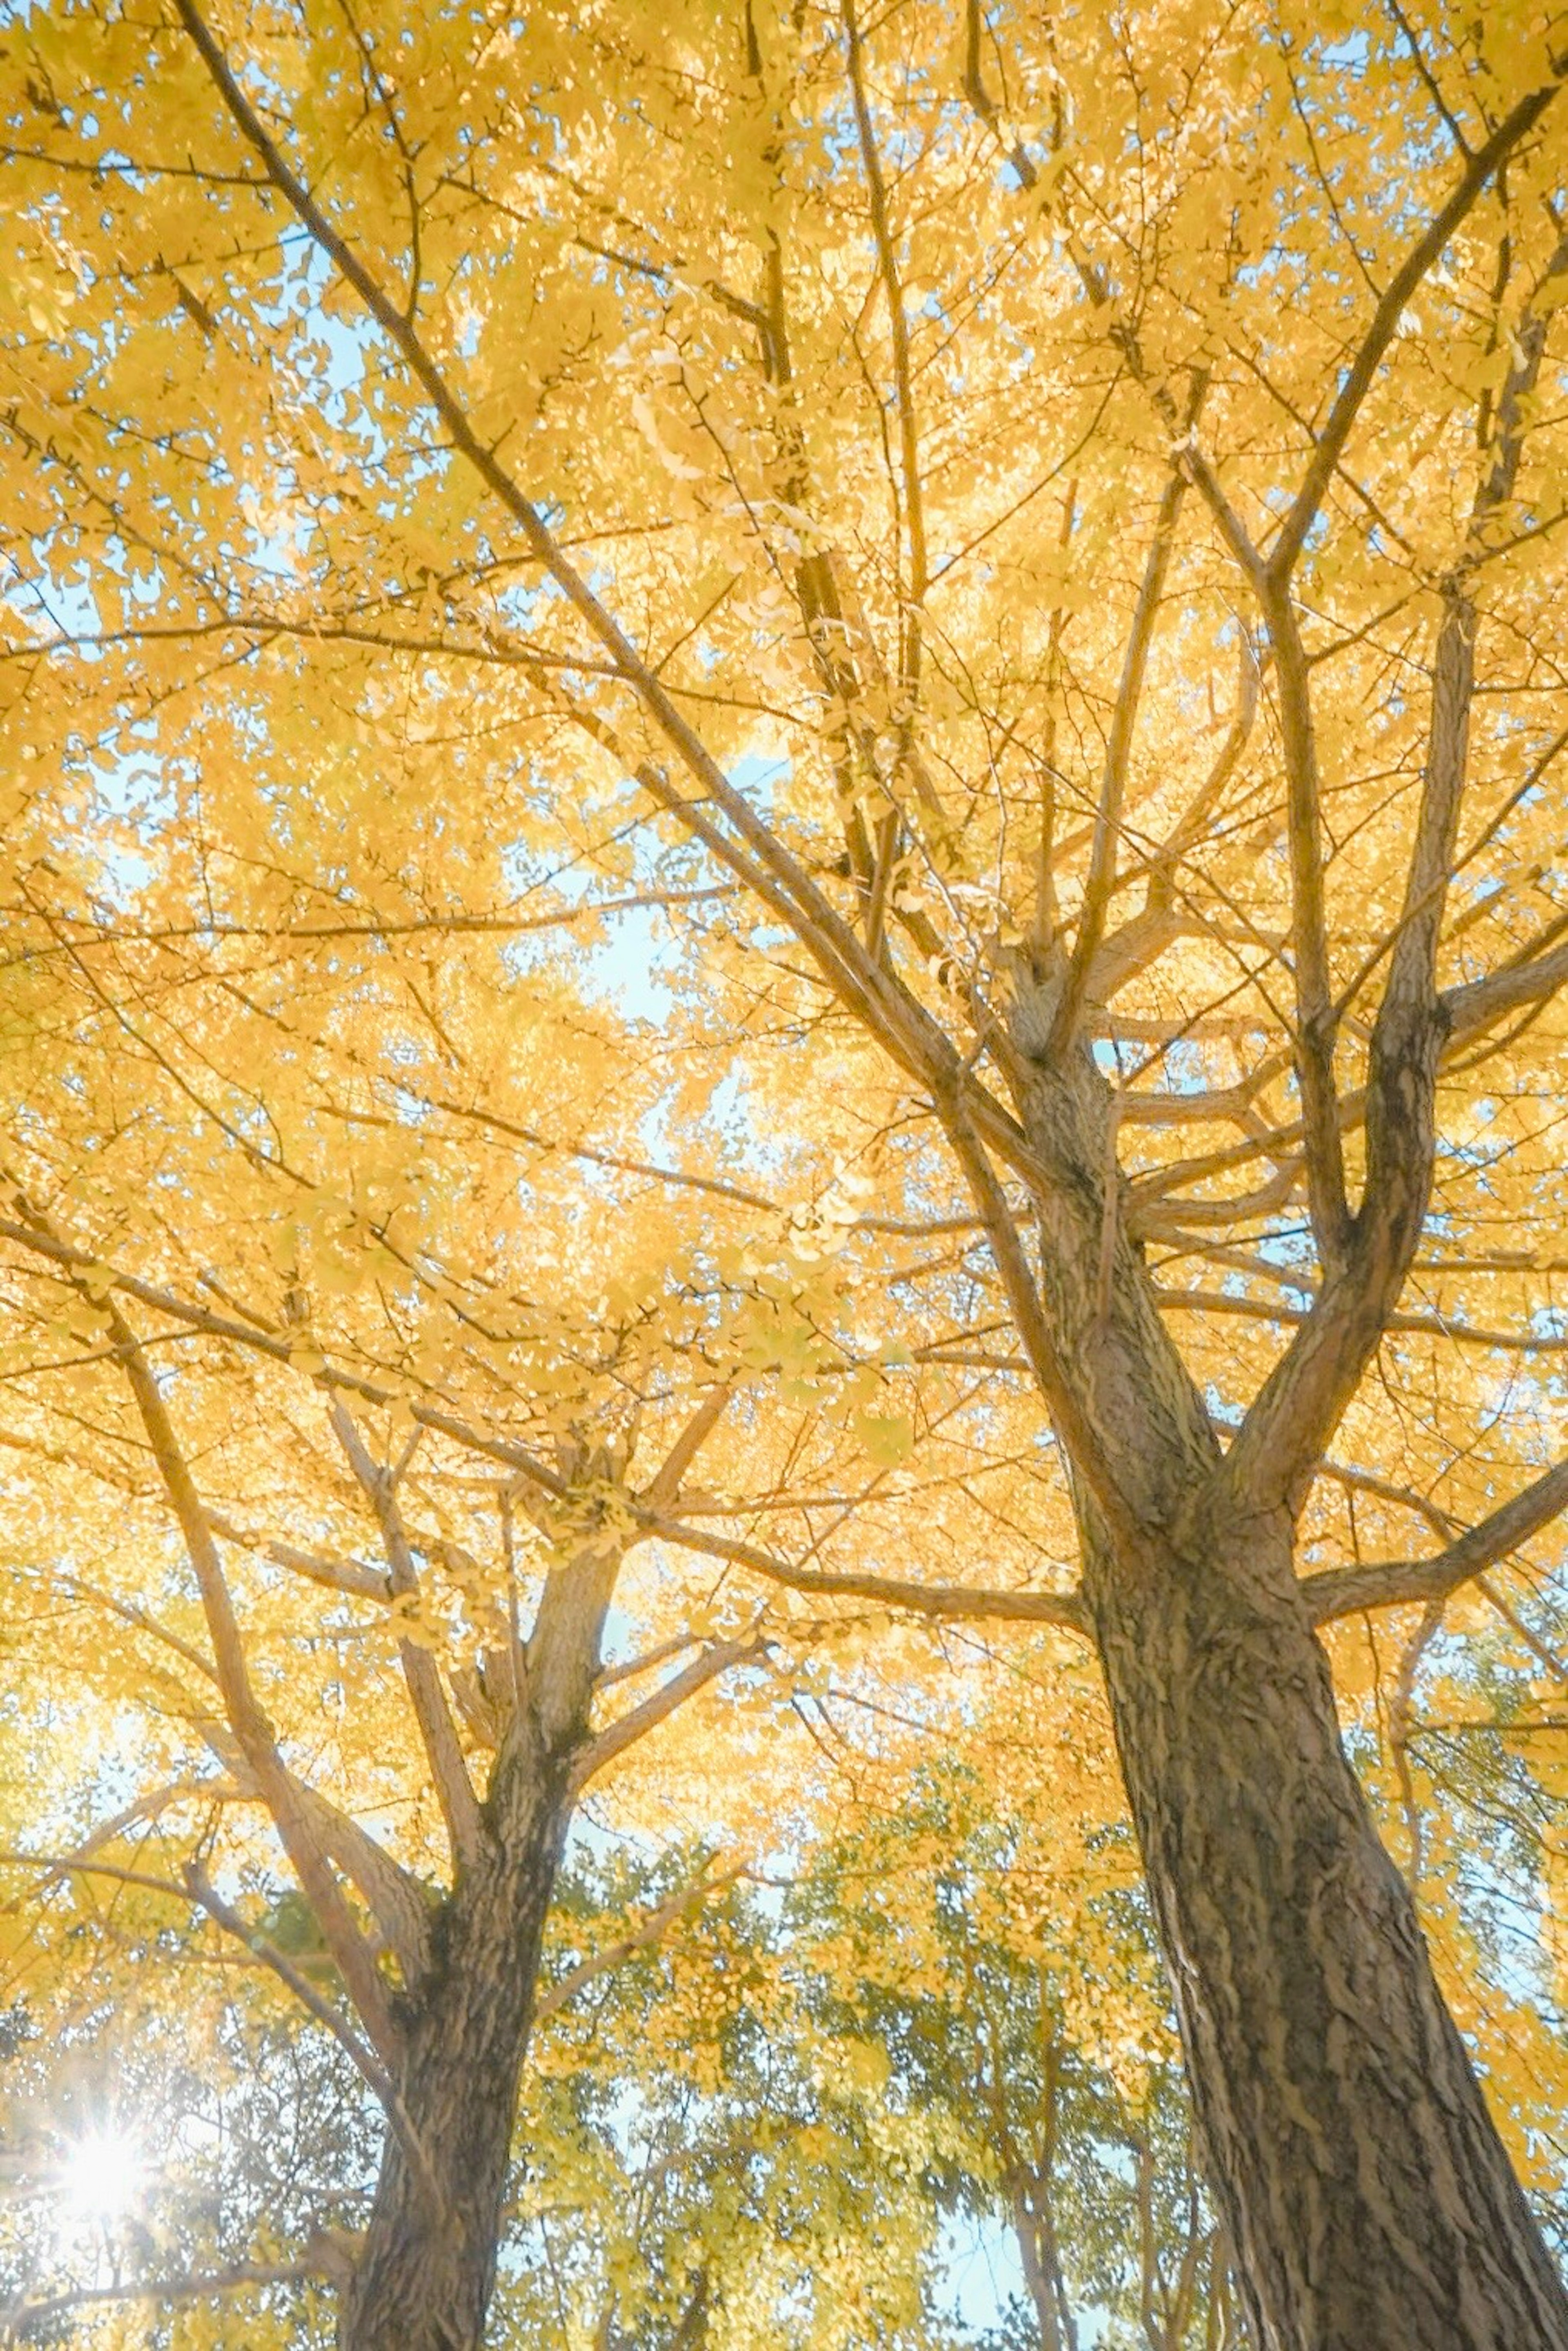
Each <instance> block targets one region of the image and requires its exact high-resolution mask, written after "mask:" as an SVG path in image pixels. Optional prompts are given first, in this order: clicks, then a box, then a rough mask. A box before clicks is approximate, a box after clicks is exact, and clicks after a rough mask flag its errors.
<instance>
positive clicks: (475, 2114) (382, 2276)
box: [339, 1756, 570, 2351]
mask: <svg viewBox="0 0 1568 2351" xmlns="http://www.w3.org/2000/svg"><path fill="white" fill-rule="evenodd" d="M529 1760H530V1761H532V1762H533V1764H534V1767H535V1768H534V1769H533V1770H532V1771H528V1772H527V1773H526V1775H525V1772H524V1771H520V1770H519V1771H517V1774H516V1776H517V1782H518V1784H517V1786H516V1787H514V1788H512V1789H511V1790H510V1791H509V1792H508V1793H509V1797H510V1802H509V1805H508V1818H507V1834H506V1837H505V1840H504V1842H503V1841H502V1840H501V1839H498V1838H497V1837H496V1836H495V1835H494V1834H493V1833H492V1834H490V1835H489V1836H488V1837H487V1838H486V1844H485V1848H484V1850H483V1851H482V1853H481V1855H480V1857H479V1859H478V1862H477V1864H476V1866H475V1868H474V1869H473V1870H472V1871H471V1873H470V1874H469V1875H467V1876H465V1877H464V1878H462V1879H461V1880H460V1881H459V1883H458V1886H457V1888H456V1890H455V1893H454V1895H453V1896H452V1898H451V1900H450V1901H449V1903H448V1904H447V1905H446V1907H445V1910H444V1916H443V1917H442V1920H441V1923H440V1927H439V1929H438V1935H437V1941H436V1949H435V1954H434V1969H433V1971H432V1974H431V1976H430V1977H429V1979H428V1980H427V1981H426V1983H425V1985H424V1986H423V1990H422V1992H421V1994H420V1997H419V1999H418V2001H417V2003H416V2004H413V2006H412V2009H411V2011H410V2013H409V2017H408V2027H407V2030H408V2058H407V2063H406V2066H405V2069H404V2074H403V2080H402V2099H403V2105H404V2106H405V2108H406V2109H407V2112H408V2116H409V2119H410V2121H411V2122H412V2123H413V2127H414V2129H415V2131H416V2132H417V2133H418V2135H419V2137H420V2140H421V2142H422V2144H423V2148H424V2151H425V2154H426V2155H427V2157H428V2158H429V2160H430V2164H431V2168H432V2169H433V2170H434V2174H435V2177H436V2179H437V2180H438V2181H439V2183H440V2186H441V2189H442V2191H443V2196H444V2206H445V2209H444V2210H443V2211H439V2212H438V2211H435V2210H432V2208H431V2201H430V2199H429V2197H428V2195H427V2194H426V2193H425V2191H424V2189H423V2187H422V2185H421V2183H420V2181H419V2179H417V2178H416V2177H414V2176H413V2173H412V2171H411V2169H410V2167H409V2164H408V2162H407V2160H406V2158H405V2157H404V2154H403V2151H402V2147H400V2145H399V2143H398V2140H397V2138H396V2137H395V2135H393V2134H392V2133H390V2132H389V2133H388V2136H387V2141H386V2146H385V2149H384V2151H383V2155H382V2172H381V2178H380V2180H379V2182H378V2184H377V2188H376V2197H375V2203H374V2206H373V2208H372V2210H371V2223H370V2229H369V2231H368V2233H367V2236H366V2240H365V2244H364V2249H363V2252H361V2257H360V2261H359V2263H358V2265H357V2267H356V2270H355V2273H354V2277H353V2280H352V2283H351V2284H350V2289H349V2291H348V2293H347V2294H346V2295H345V2298H344V2304H343V2308H342V2312H341V2315H340V2323H339V2342H340V2346H342V2351H476V2346H478V2345H479V2344H481V2343H482V2342H483V2340H484V2332H485V2314H486V2309H487V2307H488V2304H489V2300H490V2294H491V2290H492V2288H493V2286H494V2283H495V2275H496V2247H497V2240H498V2238H499V2235H500V2228H501V2210H502V2203H503V2199H504V2197H505V2193H506V2185H507V2163H508V2159H509V2157H510V2153H511V2142H512V2124H513V2118H514V2116H515V2115H516V2112H517V2085H518V2080H519V2077H520V2075H521V2072H522V2065H523V2060H524V2057H525V2055H526V2053H527V2049H528V2032H529V2028H530V2026H531V2024H532V2022H533V2011H534V2001H535V1982H536V1978H537V1975H538V1960H539V1946H540V1942H541V1939H542V1937H543V1933H544V1924H545V1917H546V1914H547V1912H548V1911H549V1901H550V1894H551V1890H552V1888H553V1886H554V1883H555V1874H556V1870H557V1867H558V1865H559V1859H560V1850H561V1844H562V1841H563V1839H564V1837H565V1834H566V1826H567V1821H568V1817H569V1813H570V1804H569V1802H568V1798H567V1792H566V1769H565V1764H564V1761H557V1762H555V1764H554V1765H553V1768H551V1767H550V1766H549V1762H548V1761H547V1759H541V1758H538V1756H535V1757H534V1758H532V1759H529ZM523 1762H524V1759H523V1758H522V1757H520V1756H519V1757H518V1758H517V1763H518V1764H519V1765H520V1764H522V1763H523ZM541 1765H542V1766H543V1768H540V1766H541Z"/></svg>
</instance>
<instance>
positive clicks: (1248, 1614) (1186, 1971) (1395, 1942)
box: [1022, 1040, 1568, 2351]
mask: <svg viewBox="0 0 1568 2351" xmlns="http://www.w3.org/2000/svg"><path fill="white" fill-rule="evenodd" d="M1026 1041H1027V1040H1026ZM1022 1108H1023V1110H1024V1113H1025V1116H1026V1118H1027V1121H1028V1124H1029V1132H1030V1141H1031V1143H1032V1144H1034V1146H1035V1148H1036V1150H1037V1151H1038V1152H1039V1153H1040V1155H1041V1157H1042V1158H1043V1159H1046V1160H1047V1161H1048V1164H1049V1165H1050V1166H1051V1174H1052V1177H1053V1182H1052V1186H1051V1193H1050V1196H1049V1197H1048V1198H1047V1199H1046V1200H1045V1201H1044V1202H1042V1203H1041V1205H1040V1244H1041V1247H1040V1256H1041V1280H1040V1294H1041V1299H1042V1302H1043V1305H1044V1309H1045V1311H1046V1313H1047V1314H1048V1316H1049V1318H1050V1321H1051V1326H1052V1337H1053V1342H1054V1343H1055V1345H1056V1346H1057V1348H1058V1349H1059V1350H1060V1352H1061V1353H1062V1355H1063V1356H1064V1357H1065V1358H1066V1359H1067V1360H1070V1361H1071V1363H1072V1364H1073V1365H1074V1370H1075V1376H1076V1377H1077V1379H1078V1381H1079V1384H1080V1386H1081V1390H1082V1397H1083V1400H1084V1405H1085V1408H1086V1409H1087V1411H1088V1412H1089V1413H1090V1414H1091V1415H1092V1418H1093V1421H1094V1424H1095V1426H1096V1427H1097V1428H1099V1429H1100V1430H1102V1431H1103V1432H1104V1433H1105V1443H1106V1447H1107V1449H1108V1452H1109V1454H1110V1457H1111V1467H1112V1469H1113V1474H1114V1476H1115V1478H1116V1480H1117V1483H1118V1485H1119V1486H1120V1488H1121V1490H1122V1491H1123V1493H1124V1495H1126V1497H1127V1498H1128V1500H1129V1502H1130V1504H1131V1506H1132V1509H1133V1510H1134V1513H1135V1515H1136V1518H1137V1520H1138V1521H1139V1523H1140V1525H1141V1526H1142V1528H1144V1529H1145V1530H1146V1536H1145V1539H1142V1540H1140V1541H1137V1542H1136V1543H1134V1544H1132V1545H1129V1544H1128V1543H1126V1542H1125V1541H1119V1540H1115V1539H1113V1536H1112V1535H1111V1533H1110V1532H1109V1531H1108V1530H1107V1528H1106V1526H1105V1523H1104V1521H1103V1519H1102V1517H1101V1516H1100V1514H1099V1512H1098V1511H1097V1510H1096V1508H1095V1506H1094V1503H1093V1500H1092V1498H1091V1497H1090V1496H1089V1494H1088V1493H1087V1492H1086V1490H1085V1489H1084V1486H1083V1483H1082V1480H1075V1484H1074V1495H1075V1504H1076V1508H1077V1512H1078V1519H1079V1527H1080V1535H1081V1539H1082V1549H1083V1559H1084V1583H1083V1588H1084V1596H1085V1598H1086V1600H1087V1602H1088V1605H1089V1612H1090V1615H1091V1618H1092V1625H1093V1630H1094V1635H1095V1640H1096V1644H1097V1646H1098V1649H1099V1654H1100V1659H1101V1664H1102V1667H1103V1672H1104V1676H1105V1680H1106V1687H1107V1691H1108V1695H1109V1698H1110V1704H1111V1711H1112V1717H1113V1723H1114V1727H1115V1734H1116V1740H1117V1747H1118V1750H1119V1753H1120V1757H1121V1761H1122V1769H1123V1772H1124V1778H1125V1782H1126V1787H1127V1793H1128V1798H1129V1801H1130V1803H1131V1808H1132V1813H1133V1819H1134V1825H1135V1827H1136V1831H1137V1835H1138V1841H1139V1844H1140V1847H1141V1850H1142V1854H1143V1860H1144V1867H1145V1874H1146V1876H1147V1881H1148V1885H1149V1889H1150V1894H1151V1898H1152V1900H1153V1904H1154V1907H1155V1918H1156V1922H1157V1926H1158V1930H1159V1935H1160V1939H1161V1943H1162V1946H1163V1949H1164V1951H1165V1955H1166V1963H1167V1966H1168V1969H1169V1971H1170V1976H1171V1980H1172V1985H1173V1989H1174V1994H1175V2001H1176V2015H1177V2019H1178V2022H1179V2025H1180V2030H1181V2035H1182V2043H1183V2048H1184V2052H1185V2054H1186V2066H1187V2073H1188V2076H1189V2080H1190V2082H1191V2085H1192V2092H1193V2097H1194V2102H1195V2105H1196V2107H1197V2117H1198V2123H1199V2127H1200V2131H1201V2134H1202V2138H1203V2142H1204V2148H1205V2154H1206V2158H1207V2170H1208V2174H1209V2178H1210V2179H1211V2181H1212V2183H1213V2189H1214V2193H1215V2197H1216V2200H1217V2202H1218V2207H1219V2210H1220V2212H1221V2214H1222V2216H1223V2218H1224V2220H1225V2223H1226V2227H1227V2231H1228V2235H1229V2237H1230V2240H1231V2241H1232V2243H1233V2245H1234V2247H1235V2250H1236V2259H1237V2268H1238V2273H1239V2291H1240V2295H1241V2299H1242V2303H1243V2306H1244V2308H1245V2309H1246V2311H1247V2313H1248V2315H1249V2320H1250V2323H1251V2326H1252V2329H1253V2332H1254V2335H1255V2337H1256V2340H1257V2342H1258V2344H1259V2346H1260V2351H1568V2296H1565V2295H1564V2292H1563V2283H1562V2281H1561V2280H1560V2279H1559V2277H1558V2276H1557V2273H1556V2272H1555V2270H1554V2268H1553V2266H1552V2262H1551V2260H1550V2257H1549V2256H1548V2254H1547V2252H1546V2250H1545V2247H1544V2244H1543V2243H1542V2239H1541V2236H1540V2233H1539V2231H1538V2230H1537V2229H1536V2227H1535V2224H1534V2222H1533V2220H1531V2215H1530V2211H1529V2209H1528V2207H1527V2206H1526V2204H1525V2201H1524V2198H1523V2195H1522V2193H1521V2189H1520V2188H1519V2185H1518V2182H1517V2180H1516V2179H1515V2178H1514V2174H1513V2171H1512V2168H1511V2165H1510V2163H1509V2159H1508V2157H1507V2155H1506V2153H1505V2152H1504V2149H1503V2147H1502V2144H1501V2141H1500V2138H1499V2137H1498V2135H1497V2131H1496V2129H1495V2127H1494V2126H1493V2124H1492V2121H1491V2118H1490V2114H1489V2113H1488V2110H1487V2106H1486V2102H1485V2099H1484V2097H1483V2095H1482V2093H1481V2089H1480V2086H1479V2083H1478V2081H1477V2079H1476V2076H1475V2074H1474V2071H1473V2069H1472V2067H1471V2065H1470V2063H1469V2058H1468V2056H1467V2054H1466V2052H1465V2049H1464V2046H1463V2044H1462V2043H1461V2042H1460V2039H1459V2036H1458V2032H1457V2030H1456V2028H1455V2026H1454V2023H1453V2022H1452V2019H1451V2018H1450V2017H1449V2015H1448V2010H1447V2008H1446V2006H1445V2005H1444V2001H1443V1999H1442V1995H1441V1993H1440V1992H1439V1991H1438V1989H1437V1981H1436V1980H1435V1978H1434V1976H1433V1973H1432V1967H1431V1961H1430V1958H1429V1956H1428V1953H1427V1946H1426V1942H1425V1939H1424V1938H1423V1936H1422V1934H1421V1930H1420V1928H1419V1925H1418V1923H1417V1921H1416V1914H1415V1909H1414V1907H1413V1904H1412V1901H1411V1897H1410V1894H1409V1890H1408V1888H1407V1887H1406V1884H1405V1881H1404V1880H1403V1878H1402V1877H1401V1876H1400V1875H1399V1873H1398V1872H1397V1870H1396V1868H1395V1866H1394V1865H1393V1863H1392V1862H1391V1860H1390V1859H1389V1857H1388V1855H1387V1854H1386V1853H1385V1850H1384V1847H1383V1844H1382V1843H1381V1841H1380V1839H1379V1837H1378V1834H1377V1831H1376V1828H1375V1824H1374V1823H1373V1821H1372V1818H1371V1815H1370V1813H1369V1811H1368V1809H1367V1805H1366V1802H1365V1799H1364V1795H1363V1793H1362V1791H1361V1787H1360V1783H1359V1782H1358V1781H1357V1779H1356V1777H1355V1774H1354V1770H1353V1769H1352V1767H1351V1764H1350V1761H1349V1759H1348V1757H1347V1756H1346V1754H1345V1752H1344V1749H1343V1744H1342V1741H1341V1739H1340V1733H1339V1719H1338V1715H1337V1711H1336V1708H1335V1705H1334V1697H1333V1686H1332V1683H1331V1680H1330V1676H1329V1669H1328V1661H1327V1659H1326V1657H1325V1656H1324V1655H1323V1652H1322V1647H1321V1646H1320V1645H1319V1643H1318V1641H1317V1639H1316V1636H1315V1635H1314V1634H1313V1631H1312V1625H1311V1621H1310V1614H1309V1610H1308V1607H1307V1604H1306V1602H1305V1600H1304V1598H1303V1595H1302V1593H1301V1587H1300V1585H1299V1583H1298V1582H1297V1579H1296V1575H1295V1572H1294V1564H1293V1560H1292V1550H1291V1546H1292V1527H1291V1516H1290V1512H1289V1510H1288V1508H1287V1507H1286V1506H1285V1505H1284V1504H1283V1503H1281V1505H1280V1506H1279V1507H1278V1508H1276V1509H1273V1510H1267V1511H1262V1512H1260V1511H1259V1510H1257V1509H1256V1508H1255V1507H1252V1506H1250V1505H1249V1506H1247V1507H1246V1508H1243V1507H1240V1506H1239V1504H1238V1501H1237V1489H1236V1485H1235V1482H1234V1476H1233V1472H1234V1466H1235V1465H1234V1456H1232V1457H1228V1458H1227V1457H1222V1456H1221V1454H1220V1452H1219V1448H1218V1441H1217V1438H1216V1435H1215V1432H1214V1429H1213V1427H1212V1426H1211V1424H1210V1421H1209V1418H1208V1415H1207V1411H1206V1410H1205V1408H1204V1405H1203V1400H1202V1398H1201V1396H1200V1395H1198V1393H1197V1390H1196V1388H1195V1387H1194V1386H1193V1384H1192V1381H1191V1379H1190V1377H1189V1376H1188V1374H1187V1373H1186V1369H1185V1366H1184V1365H1183V1364H1182V1362H1181V1359H1180V1357H1179V1355H1178V1354H1177V1353H1176V1348H1175V1346H1174V1344H1173V1343H1172V1342H1171V1340H1170V1338H1169V1335H1168V1333H1167V1332H1166V1330H1165V1329H1164V1327H1163V1325H1162V1324H1161V1322H1160V1319H1159V1315H1158V1312H1157V1309H1156V1307H1155V1302H1154V1299H1153V1294H1152V1291H1151V1289H1150V1285H1149V1282H1148V1280H1147V1277H1146V1275H1145V1270H1144V1268H1143V1265H1142V1263H1141V1260H1140V1259H1139V1256H1138V1253H1137V1251H1136V1249H1134V1248H1133V1247H1132V1246H1131V1245H1130V1244H1129V1242H1128V1240H1127V1238H1126V1237H1125V1231H1124V1217H1123V1216H1122V1213H1121V1202H1120V1196H1119V1178H1118V1177H1117V1176H1116V1175H1115V1174H1114V1162H1113V1148H1112V1146H1113V1135H1112V1134H1111V1132H1110V1130H1109V1112H1108V1103H1107V1102H1106V1100H1105V1096H1104V1090H1103V1086H1102V1085H1101V1083H1100V1081H1099V1080H1098V1078H1097V1076H1096V1075H1095V1073H1094V1072H1093V1071H1092V1068H1091V1067H1090V1066H1089V1064H1088V1062H1087V1059H1086V1057H1080V1058H1079V1059H1078V1061H1076V1063H1075V1064H1073V1065H1072V1066H1071V1067H1069V1068H1066V1069H1053V1070H1051V1071H1044V1070H1042V1071H1040V1075H1039V1077H1038V1080H1037V1081H1036V1082H1035V1084H1034V1087H1033V1089H1032V1091H1031V1093H1030V1098H1029V1100H1028V1101H1027V1102H1025V1103H1024V1104H1023V1105H1022ZM1265 1482H1266V1481H1265ZM1291 1482H1293V1481H1291Z"/></svg>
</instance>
